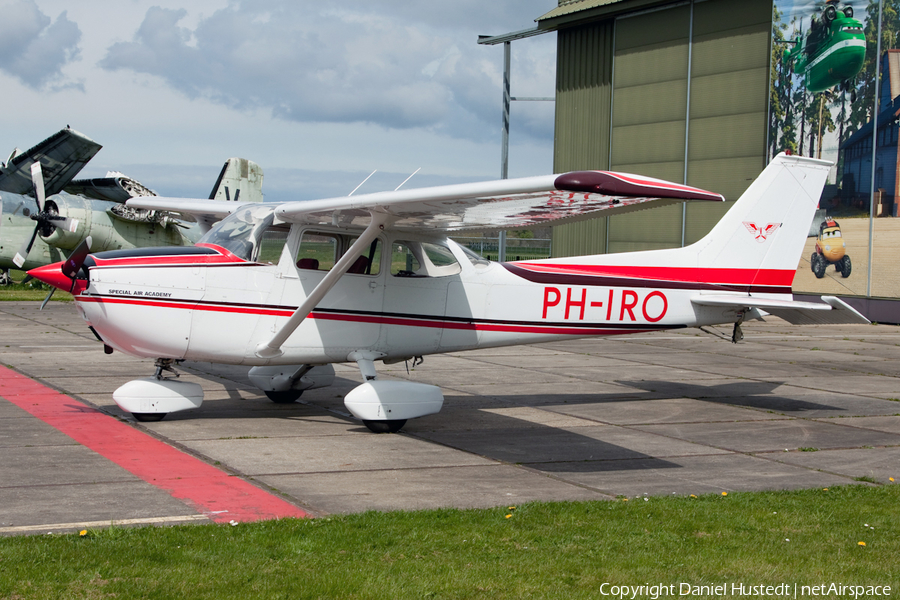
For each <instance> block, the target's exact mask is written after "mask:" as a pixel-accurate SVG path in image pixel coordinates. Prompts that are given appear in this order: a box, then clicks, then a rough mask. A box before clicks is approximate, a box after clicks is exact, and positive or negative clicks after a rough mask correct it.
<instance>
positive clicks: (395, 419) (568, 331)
mask: <svg viewBox="0 0 900 600" xmlns="http://www.w3.org/2000/svg"><path fill="white" fill-rule="evenodd" d="M829 166H830V164H829V163H827V162H824V161H819V160H813V159H808V158H801V157H793V156H786V155H779V156H778V157H776V158H775V159H774V160H773V161H772V162H771V163H770V164H769V166H768V167H767V168H766V169H765V170H764V171H763V173H762V174H761V175H760V176H759V177H758V178H757V180H756V181H755V182H754V183H753V184H752V185H751V186H750V187H749V188H748V189H747V191H746V192H745V193H744V194H743V195H742V196H741V198H740V199H739V200H738V201H737V202H736V203H735V204H734V206H732V207H731V209H730V210H729V211H728V213H727V214H726V215H725V216H724V217H723V218H722V220H721V221H719V223H718V224H717V225H716V226H715V227H714V228H713V229H712V231H710V232H709V234H708V235H706V237H704V238H703V239H701V240H700V241H698V242H696V243H695V244H692V245H690V246H687V247H684V248H676V249H666V250H651V251H644V252H631V253H622V254H606V255H597V256H582V257H577V258H556V259H547V260H534V261H523V262H512V263H496V262H490V261H487V260H485V259H483V258H481V257H480V256H477V255H475V254H473V253H472V252H470V251H469V250H467V249H465V248H463V247H462V246H460V245H459V244H456V243H455V242H453V241H452V240H451V239H449V238H448V237H447V236H448V235H450V234H453V233H459V232H464V231H471V230H486V229H499V228H521V227H529V226H535V225H544V224H546V223H551V222H552V223H560V222H565V221H573V220H578V219H585V218H590V217H593V216H597V215H599V214H606V215H609V214H616V213H621V212H626V211H632V210H636V209H638V208H643V207H647V206H653V205H658V204H660V203H672V202H680V201H683V200H706V201H722V200H723V198H722V196H720V195H718V194H713V193H710V192H706V191H703V190H699V189H696V188H691V187H687V186H684V185H678V184H674V183H669V182H665V181H660V180H657V179H649V178H646V177H640V176H635V175H626V174H621V173H611V172H602V171H585V172H574V173H565V174H562V175H551V176H544V177H531V178H525V179H513V180H500V181H492V182H486V183H475V184H465V185H454V186H443V187H435V188H423V189H414V190H404V191H394V192H382V193H376V194H368V195H361V196H354V197H342V198H334V199H327V200H316V201H306V202H289V203H284V204H265V203H264V204H255V205H243V206H239V207H237V208H235V206H234V203H231V204H230V205H226V207H223V206H222V205H223V204H224V203H217V202H210V201H203V200H196V201H186V200H183V199H180V200H172V199H170V200H165V199H160V198H155V197H152V198H139V199H134V200H130V201H129V205H133V206H135V207H136V208H152V209H156V210H173V211H181V212H185V211H187V212H192V213H195V214H196V215H200V216H205V217H221V216H224V214H223V213H218V212H217V211H226V212H227V211H230V212H231V214H230V216H227V218H225V219H224V220H222V221H221V222H220V223H218V224H217V225H215V226H214V227H213V228H212V229H211V230H210V231H209V232H208V233H207V234H206V235H205V236H204V237H203V238H202V239H201V240H200V242H198V243H197V244H196V245H195V246H193V247H174V248H173V247H168V248H143V249H132V250H119V251H111V252H101V253H98V254H92V255H89V250H88V247H87V244H85V245H82V247H81V248H79V249H78V250H77V251H76V252H74V253H73V255H72V256H71V257H70V258H69V260H68V261H66V262H64V263H56V264H54V265H48V266H45V267H41V268H38V269H33V270H31V271H30V274H31V275H32V276H34V277H35V278H37V279H40V280H42V281H45V282H47V283H50V284H52V285H54V286H56V287H59V288H63V289H66V290H70V291H72V293H73V294H74V297H75V305H76V307H77V308H78V310H79V311H80V313H81V315H82V316H83V317H84V319H85V321H87V323H88V325H89V326H91V327H92V328H93V330H94V331H95V333H96V335H97V336H98V337H99V338H100V339H101V340H102V341H103V343H104V344H105V345H106V350H107V351H108V352H112V349H116V350H120V351H122V352H126V353H128V354H132V355H135V356H139V357H145V358H155V359H157V363H156V366H157V370H156V375H155V376H153V377H148V378H145V379H139V380H135V381H131V382H129V383H127V384H125V385H123V386H122V387H120V388H119V389H118V390H116V392H115V393H114V394H113V397H114V399H115V400H116V402H117V403H118V404H119V406H120V407H122V408H123V409H124V410H126V411H128V412H131V413H133V415H134V416H135V418H137V419H138V420H158V419H161V418H163V417H164V416H165V414H167V413H169V412H174V411H179V410H185V409H190V408H194V407H197V406H199V405H200V403H201V402H202V400H203V392H202V390H201V388H200V386H199V385H197V384H195V383H189V382H183V381H178V380H177V379H176V377H177V373H175V371H174V369H173V368H172V367H173V365H175V364H176V363H178V362H180V361H183V360H194V361H210V362H215V363H224V364H234V365H250V366H252V367H253V368H252V369H251V370H250V378H251V380H252V381H253V382H254V383H255V384H256V385H257V386H258V387H259V388H260V389H261V390H263V391H264V392H265V393H266V395H268V396H269V397H270V398H271V399H272V400H274V401H276V402H292V401H294V400H296V399H297V398H298V397H299V396H300V394H301V393H302V392H303V390H305V389H309V388H313V387H322V386H326V385H329V384H330V383H331V382H332V380H333V379H334V369H333V367H331V364H332V363H342V362H356V363H357V365H358V366H359V369H360V371H361V372H362V376H363V379H364V383H363V384H361V385H360V386H358V387H356V388H354V389H353V390H352V391H351V392H350V393H349V394H348V395H347V396H346V398H345V404H346V406H347V408H348V410H349V411H350V412H351V413H352V414H353V415H354V416H356V417H357V418H359V419H361V420H362V421H363V422H364V423H365V424H366V426H368V427H369V428H370V429H371V430H373V431H376V432H388V431H390V432H393V431H397V430H399V429H400V428H401V427H402V426H403V424H404V423H405V422H406V420H407V419H410V418H415V417H421V416H424V415H428V414H433V413H436V412H438V411H439V410H440V408H441V406H442V404H443V396H442V394H441V391H440V389H439V388H437V387H435V386H430V385H424V384H420V383H413V382H408V381H389V380H379V379H378V378H377V373H376V369H375V363H376V361H384V362H385V363H393V362H398V361H403V360H408V359H413V358H418V357H422V356H424V355H426V354H434V353H442V352H456V351H460V350H469V349H473V348H485V347H496V346H511V345H516V344H529V343H535V342H547V341H552V340H560V339H570V338H576V337H588V336H604V335H621V334H627V333H642V332H648V331H657V330H665V329H676V328H684V327H701V326H705V325H716V324H732V323H733V324H734V333H733V336H732V340H733V341H739V340H740V338H741V337H742V334H741V331H740V323H741V322H742V321H744V320H746V319H757V318H761V317H762V316H764V315H765V314H767V313H768V314H773V315H776V316H778V317H781V318H784V319H786V320H787V321H788V322H791V323H795V324H804V323H867V322H868V321H867V319H866V318H865V317H863V316H862V315H860V314H859V313H858V312H856V311H855V310H853V309H852V308H851V307H849V306H848V305H847V304H846V303H844V302H842V301H841V300H839V299H838V298H834V297H823V300H824V303H810V302H797V301H794V300H793V298H792V294H791V284H792V282H793V278H794V273H795V272H796V269H797V264H798V262H799V259H800V255H801V252H802V250H803V246H804V242H805V240H806V237H807V233H808V232H809V225H810V222H811V221H812V218H813V213H814V211H815V209H816V206H817V203H818V200H819V196H820V194H821V192H822V188H823V185H824V183H825V178H826V176H827V174H828V169H829Z"/></svg>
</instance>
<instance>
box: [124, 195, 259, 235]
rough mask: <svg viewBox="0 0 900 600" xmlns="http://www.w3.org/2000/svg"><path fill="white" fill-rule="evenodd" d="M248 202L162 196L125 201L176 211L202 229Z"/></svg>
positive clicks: (134, 205)
mask: <svg viewBox="0 0 900 600" xmlns="http://www.w3.org/2000/svg"><path fill="white" fill-rule="evenodd" d="M247 204H249V203H248V202H223V201H222V200H201V199H197V198H163V197H161V196H138V197H136V198H131V199H129V200H127V201H126V202H125V206H128V207H129V208H143V209H147V210H165V211H168V212H172V213H176V214H178V215H179V217H180V218H181V219H183V220H185V221H188V222H196V223H199V224H200V228H201V231H203V232H204V233H205V232H207V231H209V229H210V227H212V226H213V225H214V224H215V223H216V222H218V221H221V220H222V219H224V218H225V217H227V216H228V215H230V214H231V213H233V212H234V211H236V210H237V209H239V208H240V207H242V206H246V205H247Z"/></svg>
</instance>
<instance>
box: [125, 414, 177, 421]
mask: <svg viewBox="0 0 900 600" xmlns="http://www.w3.org/2000/svg"><path fill="white" fill-rule="evenodd" d="M167 414H169V413H131V416H132V417H134V420H135V421H140V422H141V423H156V422H157V421H162V420H163V419H165V418H166V415H167Z"/></svg>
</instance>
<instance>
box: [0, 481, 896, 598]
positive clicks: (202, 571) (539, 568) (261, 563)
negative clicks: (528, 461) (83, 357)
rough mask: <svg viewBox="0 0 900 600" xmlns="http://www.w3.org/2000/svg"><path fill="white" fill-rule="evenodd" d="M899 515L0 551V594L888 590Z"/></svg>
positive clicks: (497, 526) (430, 517)
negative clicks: (716, 586)
mask: <svg viewBox="0 0 900 600" xmlns="http://www.w3.org/2000/svg"><path fill="white" fill-rule="evenodd" d="M898 502H900V486H896V485H884V486H860V485H853V486H845V487H839V488H831V489H828V490H823V489H814V490H802V491H793V492H754V493H731V494H728V495H727V496H723V495H719V494H716V495H708V496H701V497H675V496H672V497H661V498H660V497H651V498H649V499H648V500H647V501H644V500H642V499H637V498H632V499H631V501H628V502H624V501H611V502H602V501H598V502H580V503H574V502H573V503H529V504H524V505H522V506H518V507H516V508H513V509H509V508H507V507H501V508H497V509H488V510H449V509H447V510H435V511H420V512H393V513H379V512H367V513H363V514H356V515H348V516H341V517H332V518H320V519H311V520H282V521H269V522H261V523H255V524H241V525H238V526H235V527H231V526H229V525H202V526H197V525H194V526H178V527H159V528H157V527H145V528H111V529H106V530H97V531H89V532H87V534H86V535H84V536H83V537H82V536H79V535H77V534H75V535H65V536H59V535H53V536H50V535H42V536H34V537H14V538H3V539H0V597H2V598H105V597H110V598H112V597H115V598H120V599H121V598H173V597H179V598H180V597H185V598H188V597H189V598H338V597H339V598H490V599H491V600H495V599H507V598H510V599H512V598H596V597H598V590H599V589H600V586H601V584H603V583H605V582H608V583H611V584H614V585H626V584H628V585H642V584H647V583H651V584H656V583H664V584H670V583H674V584H680V583H681V582H688V583H691V584H692V585H699V584H710V583H731V582H734V583H744V584H746V585H763V584H771V585H777V584H779V583H784V582H788V583H791V584H793V583H797V584H799V585H819V584H821V583H830V582H837V583H847V584H851V583H852V584H854V585H891V586H893V589H894V590H896V589H898V587H897V586H898V584H900V570H898V567H897V564H898V560H897V558H898V557H900V525H898V522H897V513H896V506H897V505H898ZM507 515H509V516H507ZM872 527H874V529H872ZM860 542H864V543H865V546H862V545H860ZM641 597H649V596H647V595H644V596H641Z"/></svg>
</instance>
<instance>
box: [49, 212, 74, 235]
mask: <svg viewBox="0 0 900 600" xmlns="http://www.w3.org/2000/svg"><path fill="white" fill-rule="evenodd" d="M45 220H46V221H48V222H49V223H50V225H53V226H54V227H59V228H61V229H65V230H66V231H69V232H71V233H75V230H76V229H78V223H79V221H78V219H71V218H69V217H63V216H60V215H56V214H50V215H48V216H46V217H45Z"/></svg>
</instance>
